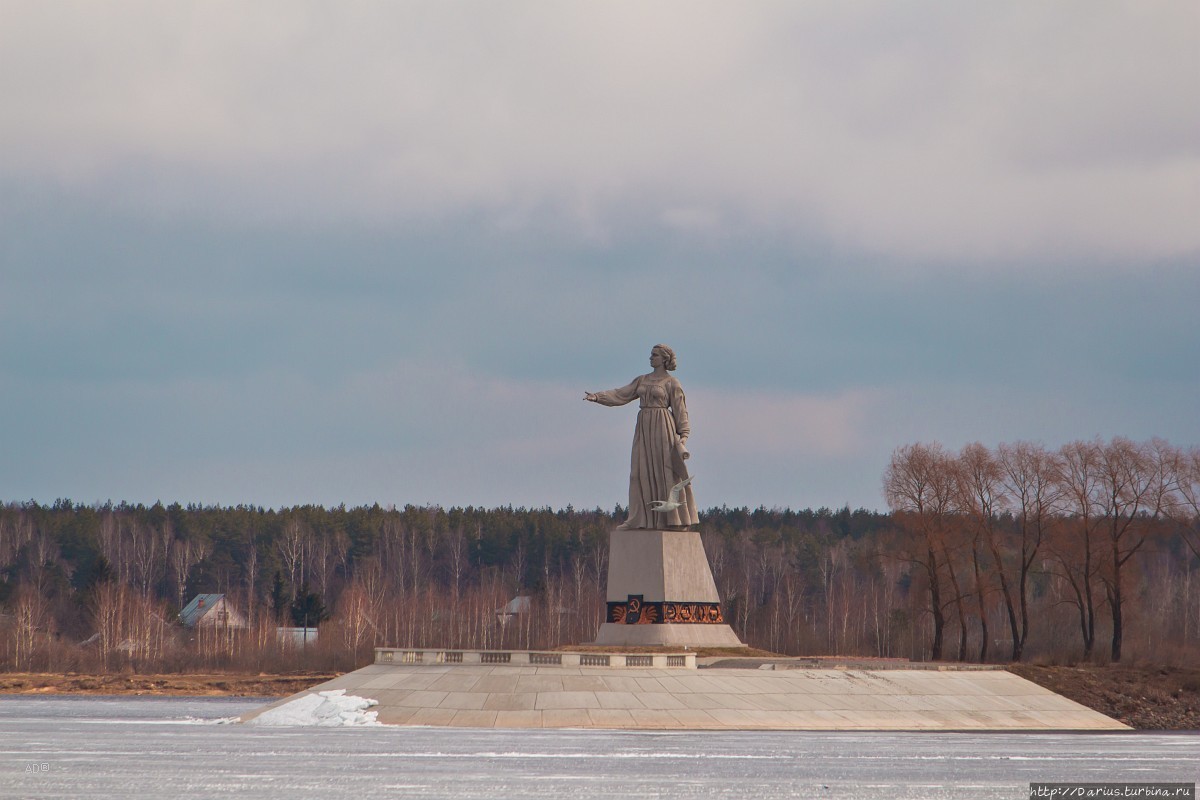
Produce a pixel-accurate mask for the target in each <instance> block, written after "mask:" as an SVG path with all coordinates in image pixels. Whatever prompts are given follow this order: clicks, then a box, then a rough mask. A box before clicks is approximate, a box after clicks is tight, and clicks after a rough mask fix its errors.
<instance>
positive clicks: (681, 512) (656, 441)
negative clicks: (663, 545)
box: [595, 373, 700, 530]
mask: <svg viewBox="0 0 1200 800" xmlns="http://www.w3.org/2000/svg"><path fill="white" fill-rule="evenodd" d="M595 398H596V399H595V402H597V403H600V404H601V405H605V406H623V405H625V404H626V403H629V402H632V401H633V400H635V399H637V400H640V401H641V403H640V406H641V408H640V410H639V411H638V417H637V427H636V428H634V431H633V454H632V456H631V458H630V465H629V518H628V519H627V520H625V523H624V524H623V525H621V527H622V528H645V529H649V530H662V529H666V528H685V527H687V526H688V525H695V524H697V523H699V522H700V517H699V516H698V515H697V514H696V499H695V497H693V496H692V486H691V484H688V485H687V486H685V487H683V492H682V493H681V496H680V498H679V499H680V501H681V503H682V505H680V506H679V508H676V509H672V510H671V511H661V512H660V511H652V510H651V509H650V506H649V503H650V501H652V500H666V499H668V497H669V496H670V494H671V487H672V486H674V485H675V484H677V483H679V482H680V481H682V480H684V479H685V478H686V477H687V474H686V471H683V470H681V468H680V465H682V463H683V462H682V461H680V459H679V456H678V455H677V454H676V446H677V445H678V443H679V441H680V439H681V438H687V436H688V435H689V434H690V433H691V427H690V426H689V425H688V413H687V401H686V400H685V399H684V396H683V387H682V386H680V385H679V381H677V380H676V379H675V378H674V377H673V376H671V375H667V376H666V377H658V376H656V375H654V374H653V373H651V374H649V375H640V376H638V377H637V378H634V380H633V383H631V384H629V385H628V386H623V387H621V388H620V389H610V390H608V391H607V392H596V395H595ZM677 470H678V471H677ZM680 471H682V472H683V474H680Z"/></svg>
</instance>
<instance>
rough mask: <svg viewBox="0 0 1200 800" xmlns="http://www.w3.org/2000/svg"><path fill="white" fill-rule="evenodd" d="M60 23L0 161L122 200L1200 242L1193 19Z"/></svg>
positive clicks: (1114, 8)
mask: <svg viewBox="0 0 1200 800" xmlns="http://www.w3.org/2000/svg"><path fill="white" fill-rule="evenodd" d="M53 8H54V7H52V6H46V5H42V4H30V5H27V6H24V7H22V8H20V9H19V13H14V14H10V15H8V19H7V20H6V23H7V24H6V26H5V30H6V31H7V33H6V34H0V36H4V37H5V38H4V40H3V41H2V42H0V44H2V45H3V47H2V48H0V52H2V53H4V55H3V56H0V59H2V64H3V66H4V69H0V75H3V76H6V77H3V78H0V82H2V83H0V85H2V86H3V91H4V93H5V96H6V97H8V98H10V102H9V103H8V104H6V110H4V111H0V115H3V116H0V129H2V130H3V131H4V134H5V138H6V141H7V142H9V143H10V145H9V147H8V148H6V155H4V156H3V157H2V158H3V161H2V162H0V163H2V164H3V167H2V169H3V170H4V171H5V172H7V173H10V174H23V175H26V176H32V177H36V178H38V179H40V180H53V181H58V182H60V183H62V184H63V185H66V186H69V187H72V191H76V192H80V193H84V194H91V195H93V196H109V197H115V199H116V202H120V203H125V204H129V205H130V206H131V207H132V208H134V209H146V208H153V209H155V210H156V212H158V213H176V214H179V213H194V212H196V211H201V212H203V213H205V214H208V215H211V216H215V217H217V218H224V219H226V221H227V222H228V221H229V220H230V219H234V220H243V219H258V220H279V219H285V220H286V219H290V218H300V219H305V220H330V219H338V218H341V219H348V220H355V221H359V222H363V221H366V222H370V223H373V224H376V225H391V224H404V225H405V226H414V225H421V224H425V222H428V221H430V220H438V221H445V220H447V219H453V218H463V217H464V215H465V216H467V217H470V216H473V215H483V217H484V218H486V219H487V220H489V221H490V222H491V223H492V224H496V225H500V226H505V225H522V224H529V222H528V221H529V220H531V219H534V220H538V221H540V222H541V224H544V221H545V220H546V219H547V212H549V213H550V215H551V216H553V217H556V218H557V224H559V225H566V226H570V227H574V228H575V229H576V232H577V234H578V235H579V236H584V237H589V236H590V237H600V238H601V239H604V238H606V237H613V236H621V235H623V234H622V230H623V227H624V226H623V220H622V217H623V215H625V214H632V216H634V217H637V218H641V219H660V220H661V219H665V220H667V222H666V223H665V224H668V225H670V224H675V223H673V222H672V221H671V220H672V219H673V220H675V221H676V222H677V221H678V219H679V218H680V217H679V212H678V209H680V208H684V209H688V211H687V214H686V215H685V216H686V218H687V219H688V220H690V221H691V223H692V224H693V226H699V227H702V228H703V227H708V228H714V229H717V230H726V231H728V230H739V229H750V230H759V231H769V232H771V233H773V234H775V235H778V234H780V233H783V232H791V231H797V230H798V231H799V232H800V235H801V236H805V235H815V236H818V237H820V238H823V239H826V240H829V241H833V242H836V243H838V244H839V245H840V246H849V247H854V248H859V249H863V250H866V251H868V252H887V253H890V254H893V255H910V256H913V257H915V258H920V259H925V260H933V261H945V260H955V259H959V258H962V257H964V256H968V257H973V258H975V259H976V264H979V263H986V262H988V261H995V260H1001V261H1003V260H1005V259H1008V258H1011V257H1029V256H1032V257H1040V258H1042V259H1043V260H1050V261H1053V260H1055V259H1062V258H1071V259H1079V258H1086V259H1096V258H1101V259H1104V260H1106V261H1116V262H1119V263H1123V264H1124V266H1125V267H1126V268H1128V267H1129V265H1130V264H1131V263H1132V262H1130V261H1128V259H1140V258H1143V257H1146V258H1152V259H1153V258H1162V257H1178V256H1180V255H1185V254H1191V255H1194V254H1195V253H1196V252H1197V249H1198V248H1200V233H1197V231H1196V226H1195V225H1193V224H1191V221H1192V220H1193V219H1194V216H1193V215H1190V214H1188V213H1187V210H1188V209H1191V210H1192V211H1194V210H1195V209H1196V207H1197V205H1198V204H1200V198H1197V196H1196V193H1195V188H1194V187H1195V186H1196V185H1197V180H1198V176H1200V173H1198V172H1197V170H1198V169H1200V168H1198V167H1197V166H1196V164H1197V159H1196V155H1197V151H1196V145H1195V142H1196V141H1197V140H1200V136H1198V133H1200V112H1197V111H1195V104H1194V103H1189V102H1187V99H1188V98H1191V97H1194V96H1195V95H1196V94H1198V93H1200V92H1198V91H1197V90H1200V85H1198V83H1200V78H1198V77H1197V76H1198V75H1200V71H1198V70H1197V69H1195V66H1196V63H1195V62H1196V58H1197V57H1196V56H1195V48H1194V47H1191V43H1190V40H1189V37H1188V36H1187V35H1186V31H1187V30H1189V29H1190V28H1189V25H1191V26H1194V23H1195V12H1194V9H1192V8H1191V6H1190V5H1189V4H1186V3H1168V4H1160V5H1156V6H1154V7H1153V8H1152V9H1143V8H1136V7H1131V6H1118V5H1105V6H1096V5H1095V4H1089V3H1066V4H1055V5H1054V6H1047V7H1037V8H1034V7H1029V6H1024V7H1007V6H996V7H992V8H990V9H984V8H964V9H958V8H956V9H953V10H948V9H947V7H946V6H944V5H941V4H918V5H915V6H914V5H911V4H910V5H907V6H905V7H904V8H903V9H899V8H896V7H890V6H886V5H880V6H864V5H858V4H843V3H806V4H803V5H801V6H796V7H787V6H778V5H753V4H752V5H745V4H742V5H739V6H737V7H729V6H724V5H719V6H718V5H712V6H704V5H701V6H696V5H695V4H691V3H687V4H673V3H664V4H655V5H654V6H645V5H644V4H642V5H636V4H630V5H626V4H606V5H605V6H602V7H581V6H545V5H537V6H533V5H528V6H527V5H521V4H515V5H506V6H505V7H503V8H500V7H496V6H493V5H490V4H486V3H481V4H474V5H458V4H456V5H454V6H447V5H428V6H409V5H405V6H395V5H392V4H367V5H363V6H354V7H340V8H338V9H337V10H334V9H332V8H330V7H328V6H324V5H322V4H295V3H281V4H261V5H256V6H255V7H253V8H245V7H244V6H242V5H240V4H238V5H236V6H233V5H222V4H219V3H214V4H205V5H203V6H199V7H190V8H191V10H190V11H189V12H188V14H186V15H184V14H183V13H182V12H181V11H180V9H179V7H175V6H171V5H162V4H155V3H132V2H125V3H112V4H106V5H105V6H104V8H103V9H100V8H99V7H91V6H87V5H82V6H80V7H78V8H76V9H75V13H72V14H70V15H67V14H60V13H56V12H55V11H54V10H53ZM534 224H537V223H534ZM980 256H983V258H980ZM1122 259H1126V260H1125V261H1122Z"/></svg>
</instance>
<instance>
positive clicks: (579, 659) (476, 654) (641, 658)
mask: <svg viewBox="0 0 1200 800" xmlns="http://www.w3.org/2000/svg"><path fill="white" fill-rule="evenodd" d="M375 663H376V664H396V665H400V664H422V665H427V666H432V665H437V664H463V665H466V664H511V665H513V666H535V667H536V666H554V667H636V668H639V669H696V654H695V653H654V654H647V653H572V652H557V651H543V650H433V649H425V648H412V647H376V648H375Z"/></svg>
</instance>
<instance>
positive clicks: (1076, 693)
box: [1008, 664, 1200, 731]
mask: <svg viewBox="0 0 1200 800" xmlns="http://www.w3.org/2000/svg"><path fill="white" fill-rule="evenodd" d="M1008 670H1009V671H1010V672H1012V673H1014V674H1016V675H1020V676H1021V677H1022V678H1025V679H1026V680H1030V681H1033V682H1034V683H1036V684H1038V685H1039V686H1044V687H1046V688H1047V689H1049V690H1050V691H1052V692H1057V693H1058V694H1061V695H1063V696H1064V697H1067V698H1070V699H1071V700H1074V701H1075V702H1076V703H1079V704H1081V705H1085V706H1087V707H1088V708H1091V709H1094V710H1096V711H1099V712H1100V713H1101V714H1107V715H1108V716H1110V717H1112V718H1113V719H1118V720H1120V721H1121V722H1124V723H1125V724H1126V725H1129V726H1130V727H1133V728H1139V729H1141V730H1175V731H1179V730H1191V731H1195V730H1200V669H1195V668H1190V667H1132V666H1123V665H1113V666H1098V665H1083V666H1075V667H1059V666H1053V667H1051V666H1035V665H1030V664H1013V665H1010V666H1009V667H1008Z"/></svg>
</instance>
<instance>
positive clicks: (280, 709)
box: [246, 689, 380, 728]
mask: <svg viewBox="0 0 1200 800" xmlns="http://www.w3.org/2000/svg"><path fill="white" fill-rule="evenodd" d="M377 705H379V701H378V700H370V699H368V698H366V697H356V696H355V695H352V694H346V690H345V689H330V690H329V691H327V692H316V693H311V692H310V693H309V694H306V695H303V696H301V697H297V698H296V699H295V700H292V701H291V702H288V703H284V704H283V705H281V706H277V707H275V708H272V709H271V710H269V711H264V712H263V713H261V714H259V715H258V716H257V717H255V718H254V719H252V720H250V721H249V722H247V723H246V724H247V725H265V726H267V727H273V728H280V727H289V726H306V725H315V726H317V727H319V728H349V727H355V726H361V725H379V724H380V723H379V722H378V721H377V720H376V719H375V717H376V716H378V714H379V712H377V711H367V709H368V708H370V707H371V706H377Z"/></svg>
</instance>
